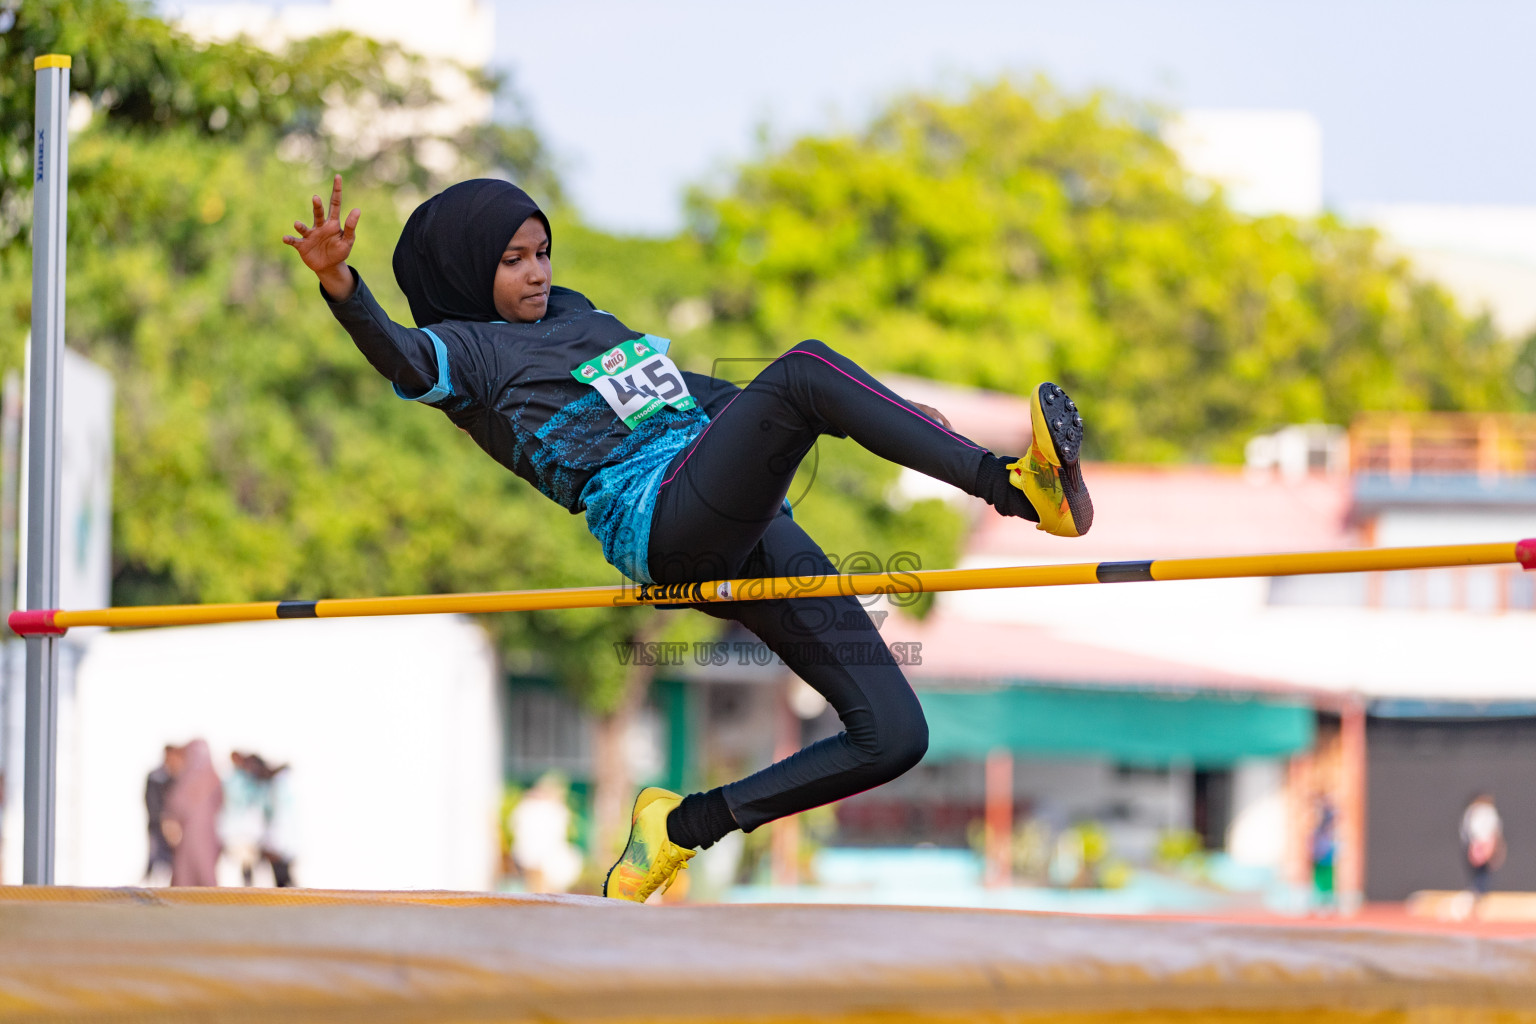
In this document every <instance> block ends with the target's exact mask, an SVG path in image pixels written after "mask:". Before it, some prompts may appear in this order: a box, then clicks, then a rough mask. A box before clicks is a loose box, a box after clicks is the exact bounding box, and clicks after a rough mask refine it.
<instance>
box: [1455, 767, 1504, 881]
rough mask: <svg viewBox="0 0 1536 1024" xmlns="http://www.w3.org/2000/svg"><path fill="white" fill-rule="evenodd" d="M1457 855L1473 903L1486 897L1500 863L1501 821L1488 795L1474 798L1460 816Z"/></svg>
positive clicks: (1502, 836) (1491, 796)
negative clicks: (1459, 854)
mask: <svg viewBox="0 0 1536 1024" xmlns="http://www.w3.org/2000/svg"><path fill="white" fill-rule="evenodd" d="M1461 852H1462V857H1463V859H1464V860H1465V861H1466V864H1467V873H1468V874H1469V875H1470V876H1471V880H1472V895H1473V898H1474V899H1479V900H1480V899H1482V898H1483V897H1484V896H1485V895H1487V893H1488V884H1489V882H1490V881H1491V876H1492V875H1493V872H1495V871H1497V870H1498V868H1499V866H1500V865H1502V864H1503V863H1504V821H1503V819H1501V818H1500V817H1499V809H1498V808H1497V807H1496V806H1494V803H1493V794H1492V793H1479V794H1477V795H1476V796H1474V797H1473V798H1472V800H1471V802H1470V803H1468V804H1467V809H1466V810H1465V811H1464V812H1462V815H1461Z"/></svg>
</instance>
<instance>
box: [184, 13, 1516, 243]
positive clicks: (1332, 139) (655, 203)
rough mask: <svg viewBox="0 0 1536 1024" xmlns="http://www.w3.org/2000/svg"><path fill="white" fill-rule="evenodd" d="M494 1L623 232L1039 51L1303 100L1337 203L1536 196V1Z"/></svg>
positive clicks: (654, 225) (573, 154)
mask: <svg viewBox="0 0 1536 1024" xmlns="http://www.w3.org/2000/svg"><path fill="white" fill-rule="evenodd" d="M203 2H208V0H203ZM301 2H315V0H301ZM380 2H382V0H380ZM484 2H489V3H491V5H492V7H493V8H494V11H495V20H496V39H495V58H494V59H495V62H496V64H497V65H498V66H499V67H501V68H502V69H504V70H506V71H508V72H509V73H510V75H511V77H512V81H513V86H514V89H515V90H516V92H517V93H518V94H519V95H520V96H521V97H522V99H523V101H524V107H525V109H526V111H527V113H528V114H529V115H531V118H532V120H533V123H534V125H535V127H536V128H538V129H539V131H540V132H541V133H542V135H543V136H544V138H545V139H546V141H547V142H548V143H549V144H550V146H551V147H552V149H553V151H554V153H555V155H556V158H557V161H558V166H559V168H560V170H561V171H562V172H563V178H564V180H565V182H566V184H567V187H568V190H569V192H570V194H571V195H572V197H573V198H574V199H575V202H576V205H577V207H578V209H580V210H581V211H582V213H583V214H584V216H585V217H586V218H587V219H588V220H589V221H591V222H592V223H594V224H596V225H598V226H601V227H604V228H607V229H609V230H615V231H628V232H637V233H655V234H659V233H666V232H670V231H673V230H675V229H676V228H677V227H678V226H679V225H680V223H681V209H682V207H681V197H682V195H683V193H684V191H685V189H686V188H687V187H688V186H689V185H690V184H695V183H706V184H707V183H719V182H721V181H723V180H725V179H726V177H727V176H728V173H729V169H730V167H731V166H732V165H733V164H734V163H736V162H739V161H741V160H743V159H747V158H750V157H751V156H752V155H753V153H754V152H757V149H758V146H759V145H760V144H761V143H760V140H761V138H762V137H763V132H764V130H765V129H766V137H767V138H769V139H772V140H779V141H783V140H786V139H789V138H792V137H794V136H796V135H799V134H803V133H807V132H818V131H828V130H838V129H851V128H857V127H858V126H859V125H860V124H862V123H864V122H865V121H867V119H868V118H869V117H870V115H871V114H872V113H873V112H875V111H876V110H878V109H879V107H880V105H881V104H882V103H883V102H885V101H887V100H888V99H889V98H890V97H891V96H893V95H895V94H897V93H900V92H903V91H908V90H941V91H946V92H949V93H958V92H960V91H962V90H963V89H964V87H965V86H966V85H967V83H970V82H973V81H977V80H987V79H991V78H994V77H996V76H998V75H1002V74H1013V75H1016V76H1020V77H1028V76H1032V75H1033V74H1035V73H1037V72H1043V73H1045V74H1047V75H1048V76H1050V77H1051V78H1052V79H1053V80H1054V81H1055V82H1057V83H1058V84H1059V85H1060V86H1062V87H1064V88H1066V89H1068V90H1070V91H1082V90H1087V89H1091V88H1095V87H1107V88H1111V89H1114V90H1116V91H1118V92H1121V93H1124V94H1126V95H1128V96H1131V97H1135V98H1139V99H1144V100H1149V101H1153V102H1156V103H1159V104H1162V105H1164V106H1166V107H1169V108H1173V109H1182V108H1202V109H1211V108H1217V109H1259V110H1301V111H1306V112H1308V113H1310V114H1312V115H1313V116H1314V117H1315V118H1316V119H1317V121H1318V122H1319V124H1320V125H1321V128H1322V139H1323V195H1324V201H1325V203H1327V204H1328V205H1330V206H1332V207H1335V208H1339V209H1344V210H1349V209H1351V208H1356V207H1362V206H1366V205H1370V204H1380V203H1406V202H1414V203H1486V204H1528V205H1536V174H1533V173H1532V168H1533V167H1536V131H1533V130H1532V129H1533V127H1536V125H1533V121H1536V114H1533V104H1532V103H1531V98H1532V96H1531V94H1532V89H1531V82H1532V80H1533V77H1536V76H1533V75H1532V73H1531V71H1530V67H1531V58H1530V46H1531V41H1532V40H1533V39H1536V4H1533V3H1530V2H1528V0H1457V2H1451V0H1440V2H1426V0H1264V2H1260V0H1050V2H1041V0H1013V2H1007V3H1004V2H999V0H945V2H944V3H933V2H926V3H919V2H916V0H880V2H873V0H776V2H774V3H771V4H770V3H751V4H749V3H741V2H737V3H728V2H722V0H708V2H704V0H646V2H635V0H558V2H550V0H544V2H541V3H533V2H530V0H484ZM177 5H178V4H177V3H175V2H172V0H161V3H160V6H161V7H162V9H169V8H174V7H176V6H177Z"/></svg>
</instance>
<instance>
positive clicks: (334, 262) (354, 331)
mask: <svg viewBox="0 0 1536 1024" xmlns="http://www.w3.org/2000/svg"><path fill="white" fill-rule="evenodd" d="M310 199H311V203H312V205H313V213H314V218H315V222H314V223H313V224H305V223H304V222H303V221H294V222H293V227H294V230H296V231H297V232H298V233H299V234H298V236H297V237H295V236H293V235H285V236H284V237H283V241H284V242H285V243H287V244H288V245H291V246H293V248H294V251H296V252H297V253H298V254H299V258H300V259H302V260H303V261H304V265H305V266H306V267H308V268H309V269H310V270H312V271H314V272H315V276H316V277H317V278H319V279H320V293H321V295H322V296H324V298H325V300H326V303H327V304H328V305H329V306H330V307H331V312H332V313H333V314H335V316H336V319H337V320H339V321H340V322H341V325H342V326H343V327H345V328H346V329H347V333H348V334H350V335H351V336H352V341H353V342H354V343H355V344H356V345H357V347H358V349H359V350H360V351H361V352H362V353H363V355H364V356H365V357H367V359H368V362H370V363H372V364H373V367H374V369H376V370H378V371H379V372H380V373H381V374H383V375H384V376H385V377H387V378H388V379H389V380H390V381H391V382H392V383H393V384H394V385H395V390H396V393H398V394H399V395H400V396H401V397H402V398H418V397H425V396H427V395H428V394H431V393H433V392H434V391H435V389H436V388H437V385H438V383H439V378H440V376H442V374H443V367H442V361H441V359H440V358H439V355H438V352H437V351H436V346H435V345H434V344H433V341H432V339H431V337H430V336H429V335H428V334H427V333H426V332H425V331H420V330H411V329H410V328H407V327H402V326H400V325H399V324H397V323H395V322H394V321H393V320H391V319H390V318H389V315H388V314H387V313H385V312H384V310H383V308H382V307H380V305H379V304H378V302H377V301H375V300H374V297H373V294H372V293H371V292H370V291H369V290H368V286H367V285H365V284H363V280H362V278H361V277H359V276H358V274H357V271H355V270H353V269H352V268H351V267H349V266H347V257H348V256H350V255H351V254H352V244H353V243H354V242H355V241H356V240H357V221H358V218H359V217H360V216H362V211H361V210H353V211H352V212H351V213H350V214H348V215H347V219H346V222H345V223H342V221H341V175H339V174H338V175H336V177H335V179H334V180H333V182H332V184H331V203H330V209H329V210H328V211H327V210H325V209H323V208H322V207H321V204H320V197H319V196H312V197H310Z"/></svg>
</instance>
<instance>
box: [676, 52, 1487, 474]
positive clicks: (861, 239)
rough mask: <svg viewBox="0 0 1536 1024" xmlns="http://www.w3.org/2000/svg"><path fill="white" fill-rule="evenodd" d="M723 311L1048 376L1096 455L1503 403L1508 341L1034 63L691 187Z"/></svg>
mask: <svg viewBox="0 0 1536 1024" xmlns="http://www.w3.org/2000/svg"><path fill="white" fill-rule="evenodd" d="M690 206H691V216H692V225H693V230H694V233H695V235H696V237H697V238H698V239H699V240H700V242H701V244H703V245H704V246H705V251H706V253H707V258H708V259H709V260H710V261H711V262H712V263H713V264H714V265H715V266H716V267H718V268H719V270H720V275H721V284H720V286H719V290H718V291H717V293H716V295H715V301H714V306H715V310H716V313H717V315H718V316H720V317H722V318H724V319H726V320H727V321H728V322H731V323H735V324H737V325H740V326H742V327H744V328H747V329H748V330H749V331H750V332H751V333H752V334H753V335H755V337H756V338H757V341H758V345H759V347H760V348H761V349H762V350H764V351H769V350H774V349H776V348H778V347H779V346H781V345H782V344H784V343H785V342H786V341H788V340H790V339H792V338H798V337H800V336H803V335H807V334H809V335H816V336H821V337H823V338H825V339H826V340H827V341H829V342H831V343H832V344H834V345H837V346H839V347H841V348H843V349H844V350H845V351H847V352H848V354H849V355H851V356H853V357H854V358H856V359H859V360H860V361H862V362H864V363H865V364H866V365H868V366H870V367H871V368H875V369H889V370H900V371H904V372H910V373H916V374H922V375H924V376H930V377H936V378H941V379H947V380H952V381H956V382H959V383H963V384H973V385H980V386H984V387H989V388H996V389H999V390H1004V391H1012V392H1015V393H1021V394H1022V393H1025V392H1027V390H1028V389H1029V388H1030V386H1032V385H1033V384H1034V383H1035V382H1037V381H1039V380H1042V379H1054V380H1056V381H1058V382H1060V383H1061V384H1063V385H1064V386H1066V387H1068V388H1069V389H1071V390H1072V391H1073V392H1074V394H1077V395H1078V396H1079V399H1078V400H1079V401H1080V402H1082V403H1083V405H1084V408H1085V409H1087V410H1088V414H1089V416H1090V417H1091V418H1092V427H1093V430H1092V433H1091V434H1090V447H1089V453H1090V455H1092V456H1095V457H1098V458H1116V459H1133V460H1168V459H1174V458H1196V459H1218V460H1229V461H1230V460H1237V459H1239V458H1240V457H1241V452H1242V447H1243V443H1244V442H1245V440H1246V439H1247V438H1248V437H1250V436H1251V435H1253V434H1254V433H1258V432H1262V431H1266V430H1270V429H1273V428H1274V427H1276V426H1279V425H1282V424H1285V423H1291V422H1302V421H1308V420H1329V421H1332V422H1347V421H1348V419H1349V417H1350V416H1351V415H1352V414H1353V413H1355V412H1356V411H1358V410H1362V409H1407V410H1412V409H1464V408H1496V407H1504V406H1506V405H1508V404H1509V403H1510V401H1511V400H1512V395H1511V392H1510V389H1509V385H1508V376H1507V370H1508V366H1509V360H1510V355H1511V353H1510V351H1509V349H1508V346H1506V345H1504V344H1502V343H1501V339H1500V338H1498V337H1497V335H1496V332H1495V331H1494V330H1493V328H1492V327H1491V325H1490V324H1489V323H1488V322H1487V321H1486V320H1485V319H1484V320H1472V319H1468V318H1466V317H1463V316H1462V315H1460V314H1459V313H1458V312H1457V311H1456V309H1455V307H1454V305H1453V303H1452V302H1451V300H1450V298H1449V297H1448V296H1447V295H1446V294H1445V293H1444V292H1443V291H1441V290H1440V289H1438V288H1436V287H1435V286H1433V285H1430V284H1427V283H1425V282H1423V281H1420V280H1417V279H1415V278H1414V277H1413V276H1412V275H1411V274H1410V272H1409V270H1408V268H1407V267H1406V265H1405V264H1403V263H1402V262H1400V261H1396V260H1393V259H1391V258H1389V257H1388V256H1386V255H1385V254H1384V253H1383V251H1382V249H1381V247H1380V246H1379V244H1378V241H1377V239H1376V237H1375V236H1374V235H1373V234H1371V233H1370V232H1367V231H1362V230H1357V229H1354V228H1350V227H1348V226H1346V225H1344V224H1343V223H1341V222H1340V221H1338V220H1337V219H1336V218H1334V217H1332V216H1324V217H1321V218H1317V219H1314V220H1305V221H1299V220H1295V219H1292V218H1289V217H1280V216H1273V217H1260V218H1249V217H1244V216H1240V215H1238V214H1236V213H1234V212H1233V211H1232V210H1231V209H1230V208H1229V207H1228V206H1227V205H1226V203H1225V201H1224V199H1223V197H1222V195H1221V193H1220V191H1219V190H1218V189H1215V188H1213V187H1212V186H1211V185H1209V184H1208V183H1205V182H1202V181H1200V180H1197V179H1195V178H1192V177H1191V176H1190V175H1189V174H1187V173H1186V172H1185V171H1184V170H1183V169H1182V167H1181V166H1180V165H1179V162H1178V160H1177V159H1176V157H1175V155H1174V154H1173V153H1172V151H1170V150H1169V149H1168V148H1167V147H1166V146H1165V145H1164V144H1163V143H1162V142H1161V141H1160V139H1159V137H1158V124H1157V119H1156V117H1155V116H1154V114H1153V113H1152V112H1150V111H1148V110H1146V109H1143V108H1141V107H1137V106H1134V105H1130V104H1126V103H1124V102H1121V101H1117V100H1115V99H1113V98H1111V97H1107V96H1104V95H1092V96H1088V97H1086V98H1081V99H1074V98H1069V97H1066V96H1063V95H1061V94H1060V93H1058V92H1056V91H1055V90H1054V89H1053V88H1052V87H1051V86H1050V85H1049V83H1047V82H1045V81H1044V80H1043V79H1039V80H1036V81H1035V82H1034V83H1033V84H1032V85H1029V86H1027V87H1020V86H1018V85H1016V84H1014V83H1012V82H1008V81H1002V82H997V83H994V84H990V85H983V86H978V87H976V88H975V89H973V90H972V91H971V93H970V94H969V95H968V96H966V97H965V98H964V99H963V100H960V101H958V102H949V101H945V100H942V99H935V98H931V97H921V96H911V97H907V98H904V99H901V100H898V101H897V102H895V103H893V104H892V105H891V106H890V107H889V108H888V109H887V110H886V111H885V112H884V113H883V114H882V115H881V116H880V117H878V118H877V119H876V120H875V121H874V122H873V124H872V125H871V126H870V127H869V128H868V129H867V130H865V131H863V132H862V133H859V134H856V135H845V136H838V137H827V138H803V139H800V140H798V141H796V142H794V143H792V144H790V145H788V146H786V147H784V148H782V149H780V150H777V151H774V152H769V153H766V154H765V155H763V156H762V157H761V158H760V159H759V160H757V161H756V162H754V163H751V164H748V165H746V166H744V167H742V168H741V169H740V171H739V173H738V174H737V176H736V178H735V180H734V182H733V184H732V185H731V186H730V188H729V189H728V190H726V191H724V192H722V193H717V194H710V193H704V192H697V193H695V194H694V195H693V197H692V199H691V204H690Z"/></svg>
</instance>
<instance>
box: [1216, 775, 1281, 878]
mask: <svg viewBox="0 0 1536 1024" xmlns="http://www.w3.org/2000/svg"><path fill="white" fill-rule="evenodd" d="M1285 833H1286V817H1285V762H1284V761H1279V760H1274V759H1270V758H1264V759H1259V758H1253V759H1249V760H1245V761H1239V762H1238V763H1237V764H1235V765H1233V766H1232V823H1231V825H1229V826H1228V827H1227V853H1228V854H1229V855H1230V856H1231V857H1232V859H1233V860H1235V861H1237V862H1238V863H1239V864H1248V865H1251V866H1253V867H1265V868H1275V869H1277V870H1278V869H1279V868H1280V867H1281V866H1282V865H1283V862H1284V860H1285V849H1286V834H1285Z"/></svg>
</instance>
